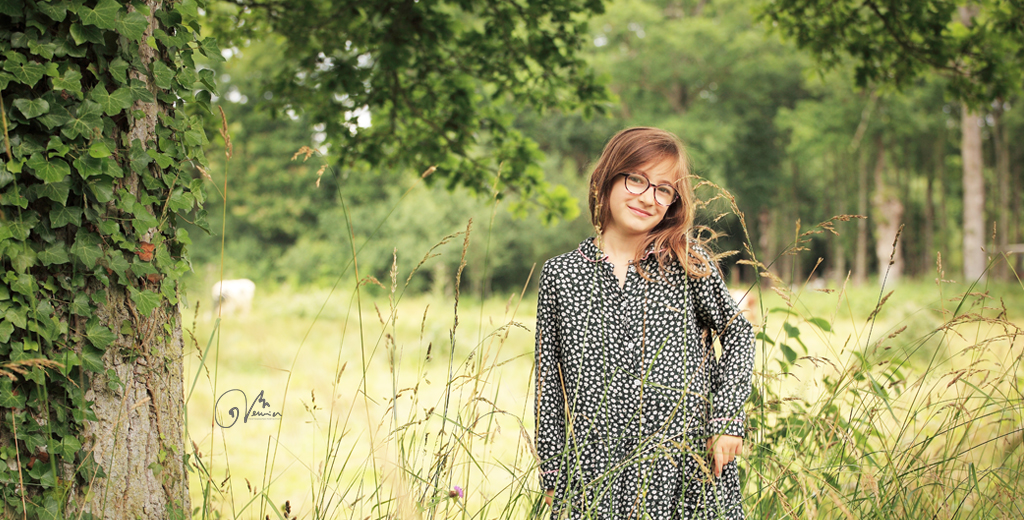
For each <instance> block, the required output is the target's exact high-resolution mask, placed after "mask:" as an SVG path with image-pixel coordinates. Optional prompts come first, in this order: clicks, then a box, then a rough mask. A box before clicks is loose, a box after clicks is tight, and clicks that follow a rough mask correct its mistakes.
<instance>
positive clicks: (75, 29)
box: [70, 23, 103, 45]
mask: <svg viewBox="0 0 1024 520" xmlns="http://www.w3.org/2000/svg"><path fill="white" fill-rule="evenodd" d="M70 32H71V39H73V40H75V45H82V44H83V43H86V42H88V43H95V44H96V45H103V33H102V32H100V30H99V29H98V28H96V27H93V26H91V25H82V24H80V23H73V24H71V29H70Z"/></svg>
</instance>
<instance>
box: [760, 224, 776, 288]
mask: <svg viewBox="0 0 1024 520" xmlns="http://www.w3.org/2000/svg"><path fill="white" fill-rule="evenodd" d="M774 216H775V215H774V211H773V210H772V209H769V207H768V206H761V211H760V212H758V214H757V227H758V238H757V245H758V248H759V249H760V250H761V262H762V263H764V265H765V267H766V268H767V269H768V270H769V271H770V272H772V273H775V274H777V273H778V268H777V267H776V264H775V262H776V261H777V260H778V257H777V255H776V253H775V242H776V241H775V222H774V221H775V218H774ZM761 283H762V284H764V285H765V287H767V286H768V285H770V280H766V279H764V278H762V279H761Z"/></svg>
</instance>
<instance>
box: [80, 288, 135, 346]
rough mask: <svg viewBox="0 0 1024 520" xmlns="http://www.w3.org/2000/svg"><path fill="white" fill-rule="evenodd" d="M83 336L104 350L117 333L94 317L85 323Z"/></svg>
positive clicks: (115, 337)
mask: <svg viewBox="0 0 1024 520" xmlns="http://www.w3.org/2000/svg"><path fill="white" fill-rule="evenodd" d="M129 289H131V287H129ZM85 337H86V339H88V340H89V343H92V346H94V347H96V348H98V349H100V350H106V348H107V345H110V344H111V343H113V342H114V340H115V339H117V335H116V334H114V333H113V332H111V331H110V329H109V328H107V326H106V325H103V324H102V323H100V321H99V320H98V319H96V318H93V319H91V320H89V323H87V324H86V325H85Z"/></svg>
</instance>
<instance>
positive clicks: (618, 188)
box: [603, 158, 678, 237]
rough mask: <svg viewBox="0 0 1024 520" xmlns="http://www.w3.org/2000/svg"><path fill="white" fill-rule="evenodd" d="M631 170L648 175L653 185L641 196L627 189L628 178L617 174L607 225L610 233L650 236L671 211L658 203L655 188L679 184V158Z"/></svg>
mask: <svg viewBox="0 0 1024 520" xmlns="http://www.w3.org/2000/svg"><path fill="white" fill-rule="evenodd" d="M623 173H625V172H623ZM630 173H637V174H640V175H643V176H644V177H647V180H648V181H649V182H650V184H651V186H650V188H648V189H647V191H644V192H643V193H641V194H640V195H635V194H633V193H631V192H630V191H629V190H627V189H626V182H625V177H624V176H623V175H618V176H616V177H615V180H614V181H613V182H612V189H611V192H610V193H609V194H608V200H607V201H606V204H608V215H609V216H608V220H609V221H608V222H606V223H605V225H604V226H603V227H604V230H605V232H606V233H607V232H612V233H615V234H617V235H620V236H623V237H636V236H646V235H647V234H648V233H650V232H651V230H652V229H654V228H655V227H656V226H657V225H658V224H660V223H661V221H662V220H663V219H664V218H665V214H666V213H667V212H668V206H662V205H660V204H658V203H657V202H655V200H654V197H655V195H654V193H655V190H656V189H657V186H658V185H659V184H668V185H671V186H675V185H676V180H677V179H676V178H677V176H678V168H677V165H676V162H675V161H673V160H672V159H669V158H665V159H662V160H661V161H653V162H650V163H647V164H645V165H643V166H641V167H639V168H637V169H636V171H635V172H630Z"/></svg>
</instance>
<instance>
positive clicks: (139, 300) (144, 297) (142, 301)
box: [128, 286, 163, 316]
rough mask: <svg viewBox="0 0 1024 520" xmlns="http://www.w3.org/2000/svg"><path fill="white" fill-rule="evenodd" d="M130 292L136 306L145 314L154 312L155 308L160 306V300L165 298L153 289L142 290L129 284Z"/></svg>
mask: <svg viewBox="0 0 1024 520" xmlns="http://www.w3.org/2000/svg"><path fill="white" fill-rule="evenodd" d="M128 292H130V293H131V297H132V301H133V302H135V306H136V307H138V309H139V312H141V313H142V314H143V315H144V316H149V315H150V314H152V313H153V309H156V308H157V307H159V306H160V302H161V301H162V300H163V299H162V298H161V297H160V295H159V294H157V293H155V292H153V291H147V290H142V291H140V290H138V289H136V288H134V287H132V286H128Z"/></svg>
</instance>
